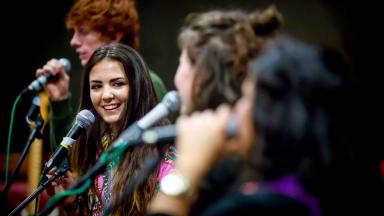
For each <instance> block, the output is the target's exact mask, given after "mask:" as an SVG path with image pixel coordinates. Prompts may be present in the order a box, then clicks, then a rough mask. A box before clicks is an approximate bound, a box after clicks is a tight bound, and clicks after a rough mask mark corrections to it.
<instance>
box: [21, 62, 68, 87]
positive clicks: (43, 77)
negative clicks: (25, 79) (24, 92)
mask: <svg viewBox="0 0 384 216" xmlns="http://www.w3.org/2000/svg"><path fill="white" fill-rule="evenodd" d="M59 62H60V63H61V64H62V65H63V67H64V70H65V71H70V70H71V62H70V61H69V60H68V59H66V58H61V59H59ZM54 77H55V76H53V75H52V73H50V72H46V73H44V74H43V75H41V76H39V77H38V78H37V79H36V80H34V81H33V82H31V84H29V86H28V90H30V91H34V92H39V91H41V90H42V89H43V85H44V84H45V83H46V82H48V81H49V80H51V79H53V78H54Z"/></svg>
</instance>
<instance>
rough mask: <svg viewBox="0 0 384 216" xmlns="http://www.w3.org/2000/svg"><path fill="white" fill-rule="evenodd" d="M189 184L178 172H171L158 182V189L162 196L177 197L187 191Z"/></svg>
mask: <svg viewBox="0 0 384 216" xmlns="http://www.w3.org/2000/svg"><path fill="white" fill-rule="evenodd" d="M188 187H189V184H188V181H187V180H186V179H185V177H184V176H183V175H182V174H181V173H179V172H171V173H169V174H168V175H166V176H165V177H164V178H163V179H162V180H161V182H160V189H161V191H162V192H163V193H164V194H167V195H171V196H178V195H182V194H184V193H185V192H186V191H187V190H188Z"/></svg>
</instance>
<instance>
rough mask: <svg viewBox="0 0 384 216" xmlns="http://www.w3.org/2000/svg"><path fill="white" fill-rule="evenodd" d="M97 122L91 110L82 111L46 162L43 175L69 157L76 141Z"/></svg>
mask: <svg viewBox="0 0 384 216" xmlns="http://www.w3.org/2000/svg"><path fill="white" fill-rule="evenodd" d="M94 122H95V116H94V115H93V114H92V112H91V111H89V110H82V111H80V112H79V113H78V114H77V116H76V119H75V123H74V124H73V126H72V128H71V129H70V130H69V132H68V133H67V135H66V136H65V137H64V138H63V141H61V143H60V146H59V147H58V148H56V151H55V152H54V153H53V154H52V156H51V158H50V159H49V160H48V161H47V163H45V165H44V169H43V172H42V175H45V174H46V173H47V172H48V171H49V170H50V169H52V167H54V166H59V165H60V164H61V163H62V162H63V161H64V159H65V158H66V157H67V153H68V150H69V149H71V148H72V145H73V144H74V143H75V142H76V139H77V138H78V137H79V136H80V134H81V133H83V132H84V131H85V130H87V129H89V128H90V127H91V125H92V124H93V123H94Z"/></svg>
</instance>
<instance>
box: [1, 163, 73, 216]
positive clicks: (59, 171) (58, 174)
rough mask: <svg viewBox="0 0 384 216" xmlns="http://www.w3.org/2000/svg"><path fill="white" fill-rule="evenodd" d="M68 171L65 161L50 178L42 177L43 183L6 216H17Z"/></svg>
mask: <svg viewBox="0 0 384 216" xmlns="http://www.w3.org/2000/svg"><path fill="white" fill-rule="evenodd" d="M68 170H69V166H68V161H67V160H65V161H63V163H61V165H60V166H59V167H58V168H57V170H56V172H55V174H53V175H52V176H51V178H49V179H47V178H46V176H44V177H43V179H44V180H45V181H44V182H43V183H42V184H41V185H40V186H39V187H38V188H37V189H36V190H35V191H34V192H33V193H32V194H31V195H29V196H28V197H27V198H26V199H25V200H24V201H23V202H21V203H20V204H19V205H18V206H17V207H16V208H15V209H14V210H13V211H12V212H11V213H10V214H9V215H8V216H12V215H17V214H18V213H19V212H20V211H21V210H22V209H23V208H24V207H25V206H27V205H28V204H29V203H30V202H31V201H32V200H33V199H35V198H36V197H37V196H38V195H39V194H40V193H41V192H43V191H44V190H45V189H46V187H47V186H49V185H51V183H52V182H53V181H54V180H55V179H57V178H58V177H61V176H62V175H64V173H65V172H67V171H68Z"/></svg>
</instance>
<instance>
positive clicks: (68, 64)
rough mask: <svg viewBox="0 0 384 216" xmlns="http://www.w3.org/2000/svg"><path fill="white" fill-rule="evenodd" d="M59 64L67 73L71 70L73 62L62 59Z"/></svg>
mask: <svg viewBox="0 0 384 216" xmlns="http://www.w3.org/2000/svg"><path fill="white" fill-rule="evenodd" d="M59 62H60V63H61V64H62V65H63V67H64V70H65V71H66V72H68V71H70V70H71V67H72V65H71V62H70V61H69V60H68V59H67V58H61V59H59Z"/></svg>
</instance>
